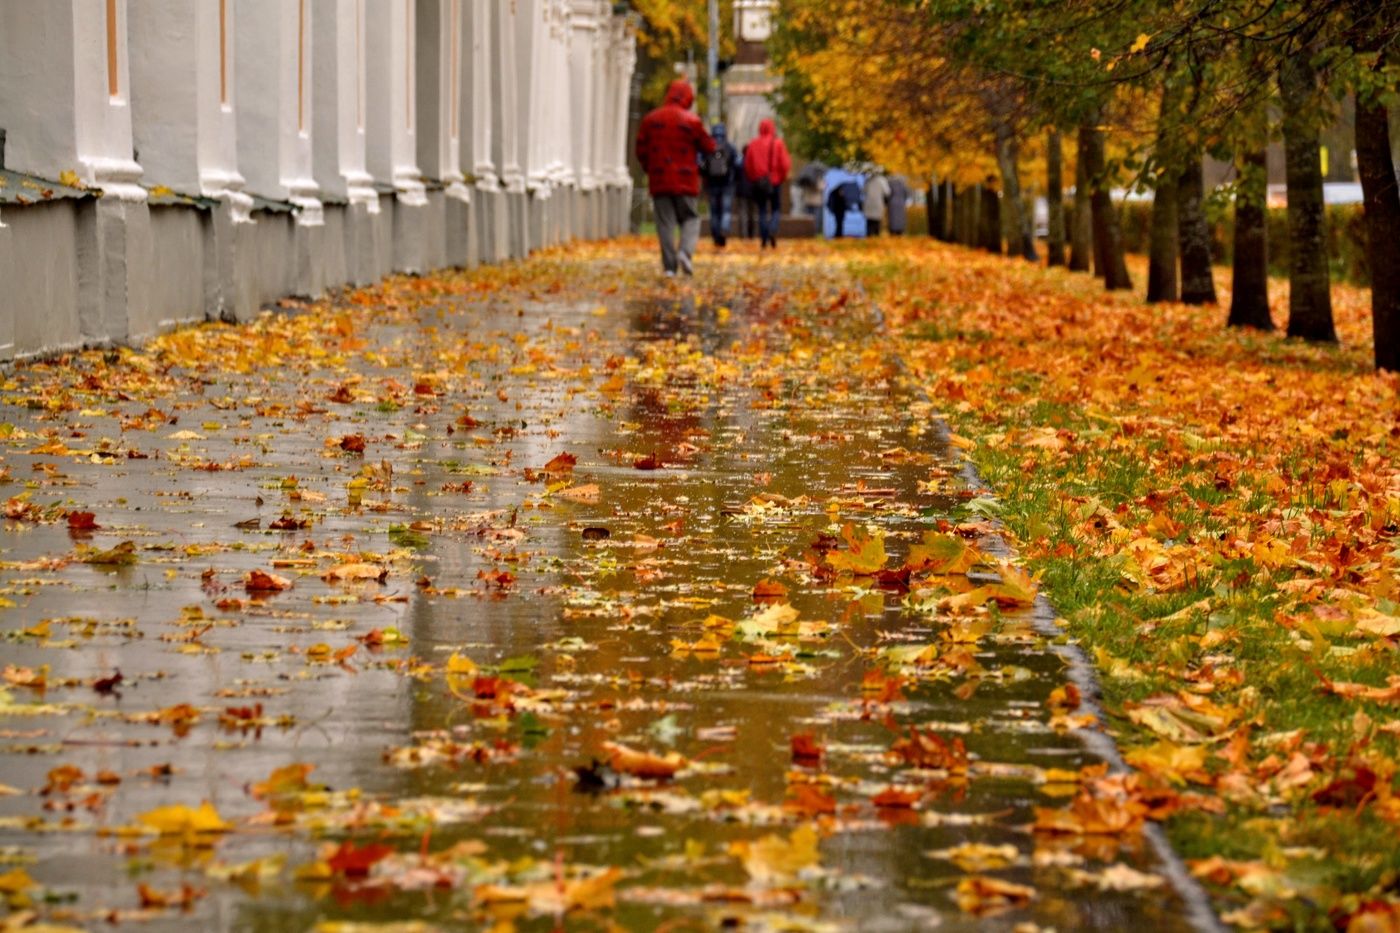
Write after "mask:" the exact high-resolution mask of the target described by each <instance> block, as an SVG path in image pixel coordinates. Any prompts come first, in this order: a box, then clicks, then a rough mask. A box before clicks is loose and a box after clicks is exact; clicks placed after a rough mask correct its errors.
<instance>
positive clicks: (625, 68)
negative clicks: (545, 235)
mask: <svg viewBox="0 0 1400 933" xmlns="http://www.w3.org/2000/svg"><path fill="white" fill-rule="evenodd" d="M611 38H612V42H611V46H612V49H611V54H610V55H609V56H608V58H609V60H610V61H611V62H612V63H613V71H612V73H611V75H609V78H610V80H611V82H612V86H611V88H610V89H609V90H610V91H611V94H610V97H611V101H610V109H611V111H612V120H611V121H610V122H609V126H608V137H609V138H608V139H607V140H606V142H605V147H606V149H605V151H606V153H607V158H606V161H605V162H604V166H605V169H604V170H605V172H606V177H607V180H608V183H609V184H610V185H611V186H612V187H613V200H614V202H615V204H616V207H615V217H614V220H613V224H612V229H611V230H610V231H609V233H610V234H611V235H613V236H616V235H619V234H622V233H626V232H627V230H628V227H629V226H630V225H631V209H632V174H631V172H629V171H628V169H627V147H628V142H629V141H628V139H627V128H628V127H627V117H628V113H627V110H628V107H627V104H628V100H629V96H630V93H631V84H632V71H633V69H634V68H635V66H636V64H637V32H636V24H635V22H634V21H633V20H632V19H631V18H630V17H629V16H627V15H615V16H613V22H612V37H611Z"/></svg>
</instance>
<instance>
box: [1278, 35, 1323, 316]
mask: <svg viewBox="0 0 1400 933" xmlns="http://www.w3.org/2000/svg"><path fill="white" fill-rule="evenodd" d="M1278 85H1279V92H1280V94H1281V96H1282V98H1283V152H1284V157H1285V159H1286V161H1287V177H1288V336H1290V337H1302V338H1303V339H1304V340H1313V341H1318V342H1321V343H1336V342H1337V330H1336V327H1335V326H1334V325H1333V323H1332V294H1331V285H1332V282H1331V276H1330V273H1329V270H1328V268H1327V227H1326V223H1327V218H1326V215H1325V213H1324V204H1323V200H1322V159H1321V155H1320V153H1319V149H1318V132H1317V125H1316V123H1315V122H1314V121H1313V120H1312V119H1311V118H1310V117H1309V114H1308V111H1309V110H1310V109H1311V108H1312V106H1313V97H1314V95H1315V94H1316V92H1317V74H1316V72H1315V71H1314V70H1313V67H1312V64H1311V62H1310V61H1309V60H1308V55H1307V53H1306V52H1303V53H1301V54H1297V55H1294V56H1291V57H1290V58H1288V59H1286V60H1285V61H1284V63H1283V65H1282V67H1280V69H1279V77H1278Z"/></svg>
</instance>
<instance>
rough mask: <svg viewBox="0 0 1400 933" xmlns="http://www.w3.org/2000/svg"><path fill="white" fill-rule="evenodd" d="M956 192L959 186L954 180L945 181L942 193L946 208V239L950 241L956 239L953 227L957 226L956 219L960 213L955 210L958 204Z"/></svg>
mask: <svg viewBox="0 0 1400 933" xmlns="http://www.w3.org/2000/svg"><path fill="white" fill-rule="evenodd" d="M956 193H958V188H956V186H955V185H953V184H952V182H944V193H942V203H944V209H942V210H944V240H946V241H948V242H953V241H955V240H956V237H955V235H953V228H955V227H956V220H958V213H956V210H955V209H956V206H958V198H956Z"/></svg>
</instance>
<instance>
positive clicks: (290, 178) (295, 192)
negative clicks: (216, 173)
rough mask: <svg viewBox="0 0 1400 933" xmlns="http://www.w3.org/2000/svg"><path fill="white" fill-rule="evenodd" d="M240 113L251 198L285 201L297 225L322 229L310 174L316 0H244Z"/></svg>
mask: <svg viewBox="0 0 1400 933" xmlns="http://www.w3.org/2000/svg"><path fill="white" fill-rule="evenodd" d="M238 8H239V17H238V20H237V23H236V24H235V25H236V28H235V29H234V33H235V36H236V42H235V54H236V55H237V59H238V62H239V67H238V70H237V72H236V75H237V78H236V81H235V85H236V94H235V96H234V110H235V112H236V114H237V118H238V130H239V132H238V165H239V168H240V169H241V170H242V172H243V176H244V177H245V178H246V179H247V180H248V189H249V191H250V192H251V193H252V194H255V195H261V196H262V197H265V198H268V199H271V200H279V201H287V202H290V203H291V204H293V205H294V206H295V207H296V208H297V213H296V222H297V224H298V225H299V226H303V227H318V226H320V225H321V224H322V223H323V222H324V214H323V212H322V206H321V201H320V197H319V195H320V189H319V187H318V186H317V184H316V181H315V178H314V176H313V172H312V155H311V151H312V150H311V128H312V117H313V112H312V94H311V90H312V81H313V76H314V73H313V71H312V47H313V42H312V35H311V27H312V22H311V3H310V0H286V2H283V0H238Z"/></svg>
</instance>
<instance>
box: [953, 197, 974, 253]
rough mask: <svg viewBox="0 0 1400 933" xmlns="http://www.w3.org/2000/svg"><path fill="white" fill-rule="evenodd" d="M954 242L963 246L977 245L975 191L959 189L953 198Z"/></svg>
mask: <svg viewBox="0 0 1400 933" xmlns="http://www.w3.org/2000/svg"><path fill="white" fill-rule="evenodd" d="M953 204H954V214H955V216H956V223H955V224H954V227H955V228H956V234H957V235H956V238H955V239H956V241H957V242H958V243H959V244H961V245H963V246H976V245H977V189H976V188H971V187H969V188H959V189H958V190H957V192H956V194H955V195H954V198H953Z"/></svg>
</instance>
